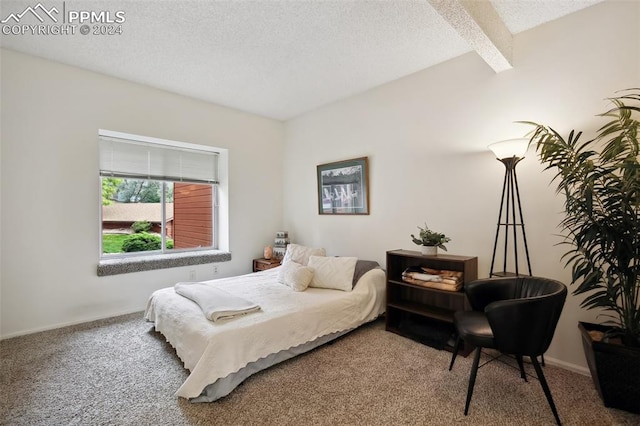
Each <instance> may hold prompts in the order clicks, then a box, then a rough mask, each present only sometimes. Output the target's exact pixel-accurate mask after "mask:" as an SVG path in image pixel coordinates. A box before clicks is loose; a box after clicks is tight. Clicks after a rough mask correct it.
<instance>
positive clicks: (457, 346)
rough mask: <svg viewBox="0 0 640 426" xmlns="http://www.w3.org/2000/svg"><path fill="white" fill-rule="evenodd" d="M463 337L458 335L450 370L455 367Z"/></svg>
mask: <svg viewBox="0 0 640 426" xmlns="http://www.w3.org/2000/svg"><path fill="white" fill-rule="evenodd" d="M461 341H462V339H461V338H460V336H458V337H456V344H455V346H454V347H453V355H451V363H450V364H449V371H451V369H452V368H453V363H454V362H455V361H456V357H457V356H458V351H459V350H460V342H461Z"/></svg>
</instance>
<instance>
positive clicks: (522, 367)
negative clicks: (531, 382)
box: [516, 355, 527, 382]
mask: <svg viewBox="0 0 640 426" xmlns="http://www.w3.org/2000/svg"><path fill="white" fill-rule="evenodd" d="M516 359H517V360H518V366H520V377H522V378H523V379H524V381H525V382H526V381H527V375H526V373H525V372H524V362H522V355H516Z"/></svg>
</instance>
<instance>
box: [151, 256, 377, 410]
mask: <svg viewBox="0 0 640 426" xmlns="http://www.w3.org/2000/svg"><path fill="white" fill-rule="evenodd" d="M317 257H318V256H313V257H310V258H309V257H307V259H302V260H301V264H300V265H302V266H305V267H307V268H311V266H312V265H311V263H312V262H311V261H312V260H313V259H315V258H317ZM326 259H329V260H326ZM331 259H336V258H325V259H321V260H322V262H324V263H332V262H335V261H333V260H331ZM354 259H355V258H354ZM285 260H287V259H286V257H285ZM289 260H290V259H289ZM298 260H300V259H298ZM293 264H296V265H299V264H298V263H297V262H293V263H288V262H287V263H284V262H283V266H279V267H277V268H272V269H269V270H266V271H261V272H256V273H251V274H246V275H241V276H237V277H230V278H223V279H218V280H211V281H205V282H204V283H206V284H207V285H211V286H214V287H216V288H217V289H220V290H222V291H226V292H229V293H231V294H233V295H236V296H238V297H241V298H244V299H246V300H250V301H252V302H255V303H256V304H258V305H259V306H260V310H259V311H257V312H253V313H249V314H246V315H242V316H238V317H235V318H232V319H228V320H223V321H215V322H212V321H210V320H208V319H207V318H206V317H205V315H204V314H203V310H202V309H201V308H200V307H199V306H198V305H197V304H196V303H194V302H193V301H191V300H189V299H187V298H185V297H183V296H181V295H179V294H177V293H176V291H175V290H174V287H169V288H164V289H161V290H157V291H155V292H154V293H153V294H152V295H151V297H150V298H149V301H148V304H147V309H146V311H145V314H144V317H145V319H146V320H147V321H151V322H153V323H154V324H155V330H156V331H158V332H160V333H162V334H163V335H164V337H165V338H166V340H167V341H168V342H169V343H170V344H171V345H172V346H173V347H174V348H175V350H176V354H177V355H178V357H179V358H180V359H181V360H182V362H183V364H184V367H185V368H186V369H188V370H189V371H190V374H189V376H188V378H187V379H186V380H185V382H184V383H183V384H182V386H180V388H179V389H178V390H177V392H176V395H177V396H179V397H184V398H188V399H189V400H190V401H192V402H211V401H215V400H217V399H219V398H222V397H224V396H226V395H228V394H229V393H230V392H231V391H233V389H234V388H235V387H237V386H238V385H239V384H240V383H242V381H244V380H245V379H246V378H247V377H249V376H250V375H252V374H254V373H256V372H258V371H261V370H263V369H265V368H268V367H270V366H272V365H275V364H277V363H279V362H282V361H284V360H286V359H289V358H292V357H294V356H296V355H299V354H301V353H304V352H307V351H309V350H311V349H314V348H316V347H318V346H320V345H322V344H324V343H327V342H329V341H331V340H333V339H336V338H338V337H340V336H341V335H343V334H345V333H347V332H349V331H351V330H353V329H355V328H357V327H358V326H360V325H362V324H364V323H367V322H369V321H372V320H374V319H375V318H377V317H378V316H379V315H380V314H382V313H383V312H384V307H385V273H384V271H383V270H382V269H380V268H379V267H377V268H376V267H374V266H372V265H374V264H375V265H377V263H375V262H369V263H368V264H367V265H366V266H364V270H363V269H362V268H360V270H359V271H357V272H354V273H352V279H353V281H352V282H350V287H352V289H346V288H344V285H343V284H341V285H343V290H337V289H335V288H317V287H311V286H309V287H308V288H306V289H304V291H296V290H294V288H292V287H291V286H290V285H285V284H283V282H282V280H283V276H286V274H285V272H286V271H285V270H284V269H286V268H288V267H290V266H293ZM357 264H358V265H360V264H361V261H358V263H357ZM316 266H317V267H316V268H315V269H311V271H314V270H315V271H316V272H315V277H316V278H318V279H319V278H320V275H321V274H320V271H321V270H322V269H321V268H320V266H318V265H316ZM330 266H331V265H330ZM296 268H297V266H296ZM301 269H304V268H298V269H297V270H301ZM324 269H327V268H326V267H324ZM330 269H331V268H329V272H331V270H330ZM333 269H334V271H333V272H335V268H333ZM289 270H290V268H289ZM347 273H348V272H347ZM343 275H344V274H343ZM324 278H330V279H332V276H331V273H330V274H329V275H326V274H325V277H324ZM279 280H280V281H279ZM334 281H335V280H334ZM343 281H344V280H343ZM325 284H326V283H325ZM311 285H313V284H311ZM328 286H329V287H331V286H333V282H329V283H328Z"/></svg>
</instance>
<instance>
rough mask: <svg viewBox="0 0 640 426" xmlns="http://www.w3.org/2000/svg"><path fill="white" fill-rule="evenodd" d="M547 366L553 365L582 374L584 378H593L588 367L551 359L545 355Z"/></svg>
mask: <svg viewBox="0 0 640 426" xmlns="http://www.w3.org/2000/svg"><path fill="white" fill-rule="evenodd" d="M544 362H545V364H549V365H553V366H555V367H560V368H564V369H565V370H569V371H573V372H574V373H578V374H582V375H583V376H589V377H591V373H590V372H589V369H588V368H587V367H583V366H581V365H577V364H572V363H569V362H565V361H561V360H559V359H556V358H551V357H548V356H546V355H545V357H544Z"/></svg>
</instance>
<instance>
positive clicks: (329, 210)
mask: <svg viewBox="0 0 640 426" xmlns="http://www.w3.org/2000/svg"><path fill="white" fill-rule="evenodd" d="M318 213H319V214H369V174H368V164H367V157H362V158H354V159H353V160H345V161H338V162H335V163H327V164H320V165H319V166H318Z"/></svg>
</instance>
